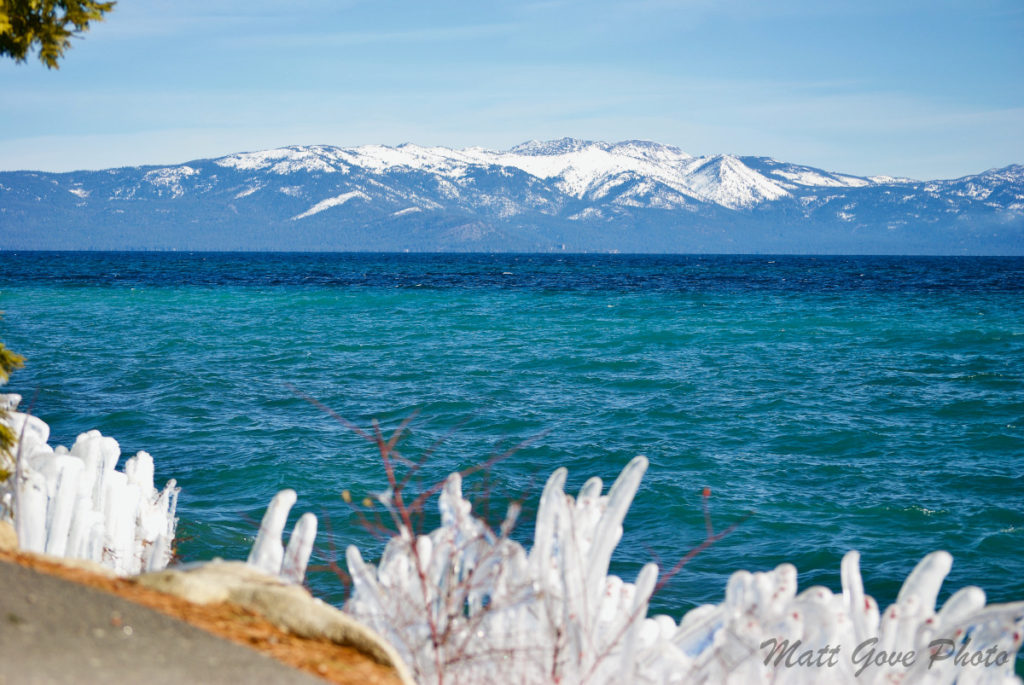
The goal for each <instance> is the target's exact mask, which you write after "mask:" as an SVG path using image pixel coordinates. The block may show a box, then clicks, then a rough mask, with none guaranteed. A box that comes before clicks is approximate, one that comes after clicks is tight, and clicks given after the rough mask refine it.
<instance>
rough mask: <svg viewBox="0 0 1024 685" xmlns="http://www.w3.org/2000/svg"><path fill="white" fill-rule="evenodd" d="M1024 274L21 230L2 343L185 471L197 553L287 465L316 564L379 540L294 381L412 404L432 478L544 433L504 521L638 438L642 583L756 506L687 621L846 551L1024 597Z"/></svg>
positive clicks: (356, 414) (525, 529)
mask: <svg viewBox="0 0 1024 685" xmlns="http://www.w3.org/2000/svg"><path fill="white" fill-rule="evenodd" d="M1022 294H1024V260H1021V259H981V258H979V259H954V258H950V259H945V258H943V259H908V258H821V259H815V258H808V257H799V258H798V257H789V258H787V257H628V256H615V257H610V256H605V257H597V256H576V257H573V256H567V257H561V258H556V257H541V256H533V257H530V256H518V257H517V256H509V255H499V256H481V255H476V256H473V255H462V256H458V255H448V256H416V255H173V254H162V255H161V254H157V255H147V254H70V253H68V254H60V253H50V254H46V253H26V254H13V253H0V309H3V310H4V311H5V312H6V314H5V316H4V319H3V321H2V324H0V325H2V330H0V339H2V340H3V341H4V342H5V343H6V344H7V345H8V346H9V347H11V348H13V349H15V350H17V351H19V352H21V353H22V354H24V355H25V356H26V357H27V358H28V364H27V366H26V368H25V369H24V370H23V371H21V372H19V373H18V374H16V375H15V376H14V378H13V379H12V383H11V386H10V388H11V390H12V391H15V392H20V393H22V394H23V395H25V397H26V403H28V402H29V401H31V398H32V397H33V396H34V397H35V400H34V406H33V413H35V414H37V415H39V416H41V417H42V418H44V419H45V420H46V421H47V422H48V423H49V424H50V426H51V427H52V430H53V439H54V441H56V442H61V443H64V444H70V443H71V442H73V441H74V438H75V436H76V435H77V434H78V433H79V432H82V431H85V430H87V429H91V428H98V429H100V430H101V431H102V432H103V433H104V434H105V435H111V436H113V437H115V438H116V439H117V440H118V441H119V442H120V444H121V446H122V449H123V451H124V452H125V453H134V452H135V451H137V450H140V449H145V450H147V451H149V452H150V453H152V454H153V455H154V458H155V460H156V466H157V476H158V479H160V478H163V479H166V478H170V477H175V478H177V479H178V481H179V483H180V485H181V487H182V494H181V499H180V516H181V524H180V527H179V532H180V533H181V534H182V535H183V536H185V539H183V540H182V541H181V542H180V544H179V553H180V555H181V557H182V558H183V559H185V560H195V559H203V558H208V557H210V556H212V555H215V554H216V555H221V556H224V557H229V558H231V557H233V558H242V557H244V556H245V554H247V550H248V547H249V545H250V544H251V541H252V536H253V534H254V531H255V528H256V526H257V524H258V521H259V518H260V516H261V515H262V511H263V508H264V507H265V506H266V504H267V502H268V501H269V499H270V497H271V496H272V495H273V494H274V493H275V492H276V491H277V490H278V489H280V488H282V487H293V488H295V489H296V490H297V491H298V493H299V503H298V505H297V507H296V510H295V512H294V514H293V517H292V518H293V520H294V518H295V517H297V515H298V513H301V512H302V511H307V510H308V511H313V512H315V513H317V514H318V515H321V517H322V520H327V521H329V526H330V528H331V530H332V531H333V535H328V534H326V532H324V533H322V534H321V537H320V543H319V544H320V549H319V550H318V552H317V554H316V557H317V558H318V559H319V560H321V561H322V560H323V559H324V558H325V557H329V556H330V555H331V544H330V541H331V540H333V543H334V545H336V546H337V547H338V548H339V549H338V554H339V555H340V554H341V549H343V547H344V546H345V545H346V544H349V543H352V542H354V543H356V544H358V545H359V546H360V547H361V548H362V549H363V551H364V554H366V555H368V556H370V557H372V556H373V555H375V554H379V552H380V550H381V549H382V543H381V542H380V541H378V540H376V539H375V538H374V537H373V536H372V535H371V534H370V533H369V532H368V531H367V530H366V529H365V528H364V527H363V526H361V525H360V524H359V522H358V520H357V518H356V516H355V515H354V513H353V512H352V510H351V509H350V508H349V507H348V506H346V505H345V504H344V503H343V502H342V501H341V498H340V492H341V491H342V490H343V489H348V490H350V491H351V493H352V495H353V497H355V498H356V500H357V501H358V500H359V499H362V497H363V496H365V495H367V494H368V493H371V492H375V491H379V490H383V489H384V488H385V487H386V481H385V478H384V474H383V471H382V468H381V464H380V460H379V458H377V456H376V452H375V449H374V447H373V446H372V445H370V444H369V443H367V442H365V441H364V440H362V439H361V438H360V437H359V436H357V435H355V434H354V433H353V432H351V431H349V430H347V429H346V428H344V427H343V426H341V425H340V424H338V423H337V422H335V421H334V420H332V419H331V418H330V417H328V416H327V415H325V414H324V413H323V412H321V411H319V410H318V409H316V408H315V407H313V406H311V405H310V404H309V403H307V402H306V401H304V400H303V399H301V398H299V397H297V396H296V395H295V394H294V393H293V392H292V391H290V390H289V389H288V384H291V385H293V386H294V387H295V388H297V389H299V390H300V391H301V392H303V393H307V394H309V395H311V396H313V397H315V398H317V399H318V400H320V401H322V402H323V403H325V404H326V405H328V406H330V407H331V408H333V409H334V410H336V411H337V412H338V413H339V414H341V415H343V416H344V417H346V418H347V419H349V420H351V421H353V422H355V423H356V424H358V425H360V426H363V427H369V425H370V422H371V420H372V419H373V418H374V417H376V418H378V419H380V421H381V423H382V424H383V426H384V427H385V429H388V428H394V427H395V426H396V425H397V424H398V423H399V422H400V421H401V420H402V419H404V418H406V417H408V416H410V415H412V414H413V413H414V412H418V414H417V416H416V418H415V419H414V420H413V423H412V424H411V430H410V432H409V433H408V435H407V436H406V438H405V439H404V440H403V441H402V442H401V443H400V449H401V452H402V454H403V455H406V456H408V457H410V458H413V459H416V458H418V457H419V455H421V454H422V453H423V452H424V451H425V450H428V449H430V448H431V446H432V445H433V444H434V443H435V442H436V441H437V440H439V439H442V438H443V439H444V441H443V443H442V444H441V445H440V447H437V448H436V450H434V451H433V452H432V454H431V455H430V457H429V459H428V460H427V462H426V465H425V467H424V469H423V473H422V482H423V483H426V484H430V483H433V482H434V481H436V480H438V479H440V478H442V477H443V476H444V475H445V474H446V473H448V472H449V471H452V470H454V469H458V468H464V467H467V466H469V465H472V464H475V463H478V462H480V461H482V460H485V459H487V458H488V456H490V455H491V454H493V453H494V452H495V451H496V450H497V451H502V450H504V449H505V448H507V447H509V446H511V445H513V444H515V443H517V442H519V441H521V440H523V439H526V438H529V437H531V436H533V437H536V438H537V439H536V441H535V442H533V443H532V444H530V445H529V446H527V447H525V448H523V449H520V450H518V451H517V452H515V453H514V454H513V455H512V456H510V457H509V458H507V459H505V460H504V461H501V462H499V463H497V464H496V465H495V466H494V467H493V469H492V470H491V473H490V477H489V478H488V479H487V480H486V483H485V481H484V479H483V478H482V477H481V476H480V475H478V476H476V477H474V478H471V479H470V480H469V483H470V484H471V485H473V484H475V487H478V488H480V489H481V490H485V491H486V492H487V493H489V497H488V498H487V499H489V502H490V509H491V513H492V516H496V515H497V514H498V513H500V512H503V510H504V507H505V505H506V503H507V502H508V501H509V499H511V498H513V497H520V496H525V497H526V509H527V510H528V511H529V510H530V509H531V508H533V507H535V506H536V500H537V497H538V496H539V493H540V489H541V487H542V486H543V482H544V480H545V479H546V477H547V475H548V474H549V473H550V472H551V471H552V470H553V469H554V468H556V467H557V466H562V465H564V466H567V467H568V468H569V473H570V476H569V483H570V486H571V487H572V486H575V487H577V488H578V487H579V485H581V484H582V483H583V481H584V480H585V479H586V478H587V477H589V476H592V475H600V476H602V477H603V478H605V479H606V482H610V481H611V480H612V479H613V478H614V477H615V476H616V474H617V473H618V471H619V469H621V467H622V466H623V465H625V464H626V462H627V461H628V460H629V459H630V458H631V457H633V456H634V455H636V454H645V455H647V456H648V457H649V458H650V461H651V467H650V470H649V471H648V474H647V476H646V478H645V479H644V482H643V485H642V487H641V489H640V492H639V494H638V495H637V498H636V501H635V503H634V505H633V507H632V509H631V510H630V514H629V516H628V517H627V519H626V532H625V535H624V537H623V541H622V543H621V544H620V545H619V548H618V551H617V553H616V556H615V565H616V571H617V572H619V573H621V574H622V575H623V576H625V577H626V578H628V579H632V577H633V576H634V575H635V573H636V572H637V570H638V569H639V567H640V565H641V564H642V563H644V562H645V561H647V560H649V559H651V558H654V559H658V560H660V561H661V562H662V563H663V565H671V564H672V563H674V562H675V560H676V559H678V558H680V557H681V556H682V555H683V554H684V553H685V552H686V551H687V550H689V549H690V548H691V547H693V546H695V545H697V544H699V543H700V542H701V540H702V539H703V536H704V519H703V514H702V512H701V490H702V488H703V487H705V486H708V487H710V488H711V491H712V496H711V500H710V502H711V512H712V517H713V520H714V522H715V525H716V526H717V527H720V528H722V527H725V526H726V525H728V524H730V523H731V522H733V521H736V520H738V519H740V518H741V517H743V516H745V515H746V514H747V513H748V512H750V511H753V512H754V513H753V515H752V516H751V517H750V518H749V519H747V520H746V521H744V522H743V523H742V524H741V525H740V526H739V528H738V529H737V530H736V532H734V533H733V534H732V535H730V536H729V537H727V538H725V539H724V540H722V541H720V542H718V543H717V544H715V545H713V546H712V547H711V548H710V549H708V550H706V551H704V552H702V553H701V554H699V555H698V556H697V557H696V558H695V559H694V560H693V561H691V562H690V563H689V564H688V565H687V566H686V567H685V568H684V569H683V570H682V571H681V572H680V573H679V574H678V575H677V576H676V577H675V578H674V579H673V580H672V581H671V582H670V583H669V584H668V586H667V587H666V588H665V589H664V590H662V591H661V593H660V594H659V595H658V596H657V597H656V599H655V602H654V605H655V607H656V609H658V610H660V611H667V612H668V613H671V614H673V615H675V616H677V617H678V616H679V615H680V614H681V613H682V612H683V611H684V610H686V609H688V608H690V607H692V606H694V605H696V604H700V603H704V602H717V601H720V600H721V597H722V594H723V591H724V587H725V582H726V579H727V578H728V575H729V574H730V573H731V572H732V571H734V570H737V569H740V568H746V569H749V570H764V569H769V568H772V567H774V566H775V565H777V564H779V563H782V562H784V561H788V562H791V563H794V564H795V565H796V566H797V568H798V569H799V571H800V584H801V587H808V586H810V585H813V584H824V585H826V586H829V587H831V588H833V589H837V588H838V587H839V562H840V559H841V557H842V555H843V554H844V553H845V552H846V551H847V550H849V549H859V550H860V551H861V552H862V554H863V558H862V566H863V571H864V577H865V583H866V587H867V589H868V591H869V592H870V593H871V594H873V595H874V596H875V597H876V598H878V599H879V603H880V604H883V605H884V604H886V603H888V602H891V601H892V600H893V599H894V598H895V596H896V593H897V591H898V589H899V585H900V583H901V582H902V580H903V578H904V577H905V576H906V574H907V573H908V572H909V571H910V570H911V568H912V567H913V565H914V564H915V563H916V562H917V561H918V560H919V559H920V558H921V557H922V556H923V555H924V554H926V553H927V552H929V551H932V550H935V549H947V550H949V551H950V552H951V553H952V554H953V556H954V559H955V561H954V566H953V572H952V574H951V576H950V578H949V579H948V580H947V582H946V586H945V592H944V595H943V596H946V595H948V593H949V592H951V591H952V590H955V589H957V588H959V587H962V586H963V585H967V584H975V585H979V586H980V587H982V588H983V589H984V590H985V591H986V592H987V594H988V596H989V600H990V601H1011V600H1020V599H1024V556H1022V555H1021V554H1020V549H1021V546H1022V542H1024V501H1022V495H1024V297H1022ZM413 487H414V488H415V486H413ZM528 519H529V517H526V519H525V521H524V525H523V526H522V527H521V528H520V529H519V530H518V531H517V535H519V536H520V537H522V538H526V537H527V536H528V535H529V534H530V530H529V521H528ZM428 523H429V521H428ZM324 527H325V526H323V525H322V531H323V529H324ZM310 582H311V585H312V586H313V589H314V591H315V592H317V593H318V594H320V595H322V596H325V597H327V598H329V599H331V600H333V601H336V602H340V601H341V600H342V599H343V596H344V591H343V588H342V586H341V585H340V584H339V582H338V581H337V579H336V578H335V577H334V576H333V575H332V574H330V573H317V574H313V576H312V577H311V581H310Z"/></svg>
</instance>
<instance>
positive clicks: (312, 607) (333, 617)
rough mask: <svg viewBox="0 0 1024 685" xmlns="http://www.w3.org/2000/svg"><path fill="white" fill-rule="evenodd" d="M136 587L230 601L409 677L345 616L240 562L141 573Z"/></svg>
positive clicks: (381, 643) (384, 646)
mask: <svg viewBox="0 0 1024 685" xmlns="http://www.w3.org/2000/svg"><path fill="white" fill-rule="evenodd" d="M136 580H137V581H138V582H139V583H140V584H141V585H144V586H146V587H150V588H152V589H154V590H159V591H161V592H166V593H168V594H172V595H175V596H177V597H181V598H183V599H187V600H188V601H190V602H193V603H195V604H212V603H216V602H230V603H232V604H236V605H238V606H241V607H245V608H246V609H249V610H251V611H255V612H256V613H259V614H261V615H262V616H264V617H266V619H267V620H269V621H270V622H271V623H273V624H275V625H277V626H278V627H279V628H281V629H283V630H287V631H289V632H291V633H293V634H295V635H299V636H300V637H305V638H312V639H323V640H328V641H330V642H333V643H335V644H338V645H344V646H346V647H352V648H353V649H356V650H358V651H360V652H362V653H363V654H366V655H367V656H369V657H370V658H372V659H373V660H374V661H377V662H378V663H381V664H385V665H387V666H391V667H392V668H394V669H395V672H396V673H397V674H398V676H399V678H401V679H402V681H403V682H405V683H410V684H412V683H413V682H414V681H413V678H412V675H411V673H410V671H409V668H408V666H406V664H405V663H404V662H403V661H402V658H401V656H399V654H398V652H397V651H395V648H394V647H392V646H391V645H390V644H389V643H388V642H387V641H386V640H384V638H382V637H381V636H380V635H378V634H377V633H376V632H375V631H373V630H371V629H370V628H368V627H366V626H365V625H363V624H362V623H360V622H359V621H357V620H355V619H354V618H352V617H351V616H349V615H348V614H346V613H344V612H342V611H340V610H338V609H336V608H334V607H332V606H330V605H329V604H326V603H325V602H323V601H322V600H319V599H317V598H315V597H313V596H312V595H311V594H309V592H307V591H306V589H305V588H303V587H301V586H299V585H292V584H289V583H286V582H284V581H283V580H281V579H280V578H277V577H274V576H269V575H266V574H264V573H262V572H261V571H258V570H257V569H255V568H254V567H252V566H250V565H249V564H246V563H243V562H240V561H220V560H215V561H211V562H209V563H206V564H201V565H198V566H192V567H184V568H179V569H167V570H164V571H159V572H156V573H146V574H143V575H141V576H138V578H137V579H136Z"/></svg>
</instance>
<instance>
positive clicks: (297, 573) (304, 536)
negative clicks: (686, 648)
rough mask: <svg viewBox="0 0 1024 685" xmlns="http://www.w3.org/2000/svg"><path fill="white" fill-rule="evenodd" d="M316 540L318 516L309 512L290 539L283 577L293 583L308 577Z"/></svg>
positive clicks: (302, 517) (297, 524) (294, 529)
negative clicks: (310, 557) (307, 568)
mask: <svg viewBox="0 0 1024 685" xmlns="http://www.w3.org/2000/svg"><path fill="white" fill-rule="evenodd" d="M315 540H316V516H314V515H313V514H311V513H309V512H307V513H305V514H303V515H302V516H301V517H300V518H299V522H298V523H296V524H295V528H293V529H292V535H291V537H290V538H289V539H288V549H287V550H286V551H285V554H284V563H283V564H282V566H281V577H282V578H284V579H285V580H287V581H290V582H292V583H302V581H303V579H304V578H305V577H306V566H307V565H308V564H309V555H310V553H312V551H313V542H314V541H315Z"/></svg>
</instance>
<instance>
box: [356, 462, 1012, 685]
mask: <svg viewBox="0 0 1024 685" xmlns="http://www.w3.org/2000/svg"><path fill="white" fill-rule="evenodd" d="M646 468H647V460H646V459H644V458H643V457H637V458H636V459H634V460H633V461H632V462H630V464H629V465H628V466H627V467H626V468H625V469H624V470H623V472H622V474H621V475H620V476H619V478H618V479H617V480H616V482H615V484H614V485H613V486H612V488H611V490H610V491H609V492H608V494H607V495H602V494H601V491H602V483H601V481H600V479H598V478H591V479H590V480H589V481H587V482H586V484H585V485H584V486H583V488H582V489H581V490H580V492H579V495H578V496H577V497H576V498H575V499H573V498H572V497H568V496H566V495H565V493H564V492H563V487H564V485H565V479H566V473H567V472H566V470H565V469H564V468H561V469H558V470H556V471H555V472H554V473H553V474H552V476H551V477H550V478H549V480H548V482H547V485H546V487H545V488H544V491H543V494H542V495H541V501H540V507H539V511H538V514H537V523H536V529H535V532H534V541H533V547H532V549H531V550H530V551H529V552H527V551H526V550H525V549H524V548H523V547H522V546H521V545H519V544H518V543H516V542H514V541H511V540H509V539H508V537H507V532H508V531H509V530H510V528H511V526H512V524H513V523H514V521H515V518H516V515H517V513H518V510H517V509H516V508H513V509H511V510H510V511H509V514H508V516H507V518H506V521H505V523H504V524H503V526H502V528H501V530H500V531H498V532H497V533H495V532H492V531H491V530H490V529H489V528H488V527H487V526H486V525H485V524H484V523H483V522H482V521H480V520H479V519H477V518H475V517H474V516H473V515H472V514H471V512H470V503H469V502H468V501H466V500H465V499H463V497H462V492H461V479H460V477H459V476H458V474H453V475H451V476H449V478H448V480H447V481H446V484H445V487H444V489H443V491H442V494H441V496H440V510H441V519H442V520H441V527H440V528H438V529H437V530H435V531H433V532H431V533H430V534H429V535H424V536H414V535H412V533H411V531H409V530H408V529H406V528H404V527H402V526H400V530H399V535H397V536H395V537H394V538H392V539H391V540H390V541H389V543H388V545H387V546H386V548H385V550H384V554H383V557H382V558H381V560H380V564H379V566H378V567H376V568H375V567H373V566H372V565H369V564H366V563H364V561H363V559H362V557H361V555H360V553H359V550H358V549H356V548H355V547H354V546H350V547H349V548H348V550H347V561H348V566H349V572H350V573H351V575H352V579H353V592H352V596H351V598H350V600H349V602H348V604H347V605H346V609H347V610H348V611H349V612H351V613H352V614H353V615H354V616H355V617H356V618H358V619H360V620H362V621H364V622H365V623H367V624H368V625H369V626H370V627H372V628H374V629H375V630H377V631H378V632H380V633H381V634H382V635H384V636H385V637H386V638H387V639H389V640H390V641H391V642H392V644H394V645H395V647H396V648H397V649H398V650H399V651H400V652H401V653H402V656H403V657H404V658H405V659H406V661H407V662H408V663H409V664H410V666H411V667H412V669H413V671H414V673H415V674H416V677H417V680H418V681H419V682H424V683H427V682H437V683H440V682H452V683H475V682H499V681H503V682H518V683H551V682H560V683H584V682H586V683H626V682H630V683H632V682H636V683H691V682H711V683H742V684H747V683H814V682H833V683H854V682H856V683H893V682H901V683H952V682H954V681H955V682H958V683H1011V682H1013V683H1020V682H1021V681H1020V680H1019V679H1017V678H1016V677H1015V676H1014V675H1013V665H1014V660H1015V656H1016V653H1017V650H1018V649H1019V647H1020V644H1021V634H1022V630H1024V602H1019V603H1014V604H1005V605H993V606H987V607H986V606H985V595H984V593H983V592H982V591H981V590H980V589H978V588H976V587H967V588H964V589H962V590H960V591H959V592H957V593H956V594H954V595H953V596H952V597H950V598H949V600H947V601H946V603H945V605H944V606H943V607H942V609H941V610H939V611H937V612H936V609H935V600H936V596H937V594H938V592H939V588H940V586H941V584H942V581H943V579H944V578H945V576H946V574H947V573H948V572H949V569H950V566H951V563H952V557H951V556H950V555H949V554H948V553H946V552H935V553H933V554H930V555H928V556H927V557H925V558H924V559H923V560H922V561H921V562H920V563H919V564H918V566H917V568H915V569H914V571H913V572H912V573H911V574H910V576H909V577H908V578H907V580H906V581H905V582H904V584H903V588H902V590H901V591H900V593H899V596H898V598H897V600H896V603H895V604H893V605H892V606H891V607H889V608H888V609H886V610H885V612H884V613H883V612H879V609H878V605H877V603H876V602H875V600H874V599H873V598H871V597H870V596H868V595H866V594H864V588H863V583H862V580H861V576H860V569H859V555H858V554H857V553H856V552H850V553H849V554H847V555H846V557H845V558H844V559H843V562H842V587H843V589H842V593H840V594H833V593H832V592H831V591H829V590H827V589H825V588H823V587H812V588H809V589H807V590H805V591H803V592H802V593H800V594H797V583H796V576H797V572H796V568H794V567H793V566H791V565H789V564H784V565H782V566H779V567H778V568H776V569H775V570H774V571H770V572H766V573H749V572H746V571H738V572H736V573H734V574H733V576H732V578H731V579H730V581H729V583H728V586H727V588H726V593H725V601H724V602H722V603H721V604H719V605H706V606H702V607H698V608H696V609H694V610H692V611H690V612H688V613H687V614H686V615H685V616H683V618H682V620H681V621H680V622H679V623H678V624H677V623H676V622H675V621H674V620H673V619H672V618H670V617H668V616H654V617H651V618H648V617H647V606H648V601H649V600H650V597H651V594H652V592H653V590H654V587H655V583H656V581H657V576H658V569H657V567H656V566H655V565H654V564H648V565H646V566H644V568H643V569H642V570H641V572H640V574H639V576H638V577H637V579H636V581H635V582H634V583H627V582H623V581H622V580H621V579H620V578H618V577H616V576H613V575H608V563H609V560H610V558H611V554H612V550H613V549H614V548H615V546H616V545H617V544H618V542H619V539H620V538H621V536H622V522H623V518H624V517H625V514H626V510H627V509H628V508H629V505H630V503H631V502H632V499H633V496H634V495H635V494H636V490H637V487H638V485H639V483H640V479H641V478H642V476H643V474H644V472H645V470H646ZM382 503H383V504H385V506H392V503H391V502H390V501H389V500H387V499H386V498H382ZM396 520H399V521H400V520H401V518H400V517H397V518H396ZM784 641H788V642H784ZM776 647H778V648H779V649H778V650H775V648H776ZM773 650H775V651H773ZM897 655H898V658H897ZM979 655H980V656H979ZM833 662H834V663H833Z"/></svg>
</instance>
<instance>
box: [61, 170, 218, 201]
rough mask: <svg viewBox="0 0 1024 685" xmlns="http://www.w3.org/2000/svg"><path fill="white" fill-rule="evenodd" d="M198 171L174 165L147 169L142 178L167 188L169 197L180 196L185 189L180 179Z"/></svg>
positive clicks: (159, 186) (193, 174)
mask: <svg viewBox="0 0 1024 685" xmlns="http://www.w3.org/2000/svg"><path fill="white" fill-rule="evenodd" d="M198 173H199V172H198V171H196V170H195V169H193V168H192V167H190V166H176V167H166V168H163V169H153V170H152V171H147V172H146V175H145V176H143V178H144V179H145V180H146V181H147V182H148V183H150V184H152V185H154V186H157V187H158V188H166V189H167V190H169V191H170V192H171V197H181V196H182V195H184V194H185V189H184V188H182V187H181V181H182V180H183V179H186V178H188V177H190V176H195V175H196V174H198ZM80 197H81V196H80Z"/></svg>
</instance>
